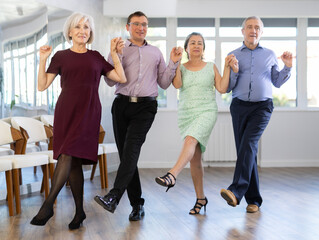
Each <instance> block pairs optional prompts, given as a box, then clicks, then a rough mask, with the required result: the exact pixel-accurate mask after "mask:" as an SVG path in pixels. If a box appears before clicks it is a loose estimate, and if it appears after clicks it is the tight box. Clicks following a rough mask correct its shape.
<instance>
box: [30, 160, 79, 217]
mask: <svg viewBox="0 0 319 240" xmlns="http://www.w3.org/2000/svg"><path fill="white" fill-rule="evenodd" d="M68 179H69V183H70V187H71V191H72V195H73V198H74V202H75V208H76V211H75V217H74V219H73V221H74V220H76V219H77V218H81V217H82V216H83V214H84V210H83V185H84V177H83V170H82V160H81V159H79V158H75V157H72V156H68V155H65V154H62V155H60V157H59V160H58V163H57V166H56V168H55V171H54V174H53V178H52V184H51V185H52V186H51V190H50V193H49V196H48V198H47V199H46V200H45V201H44V203H43V205H42V207H41V208H40V210H39V213H38V214H37V216H36V218H37V219H44V218H46V217H47V216H49V215H50V213H51V212H52V211H53V204H54V201H55V199H56V198H57V196H58V194H59V192H60V190H61V189H62V187H63V186H64V184H65V183H66V181H67V180H68Z"/></svg>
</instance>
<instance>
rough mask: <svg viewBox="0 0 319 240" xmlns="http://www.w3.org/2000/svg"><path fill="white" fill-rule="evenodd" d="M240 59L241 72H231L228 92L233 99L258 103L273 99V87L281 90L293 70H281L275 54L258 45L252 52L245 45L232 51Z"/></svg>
mask: <svg viewBox="0 0 319 240" xmlns="http://www.w3.org/2000/svg"><path fill="white" fill-rule="evenodd" d="M232 53H233V54H234V55H235V56H236V58H237V59H238V64H239V72H238V73H234V72H233V71H231V74H230V82H229V87H228V92H230V91H231V90H232V91H233V93H232V95H233V98H239V99H240V100H243V101H249V102H258V101H265V100H267V99H268V98H272V86H273V85H274V86H275V87H277V88H279V87H281V85H282V84H284V83H285V82H286V81H287V80H288V79H289V77H290V71H291V68H288V67H286V66H285V67H284V68H283V69H282V70H279V67H278V62H277V58H276V55H275V53H274V52H273V51H272V50H270V49H267V48H264V47H262V46H260V45H258V46H257V47H256V48H255V49H254V50H251V49H249V48H247V47H246V46H245V44H243V45H242V46H241V47H240V48H237V49H236V50H234V51H232V52H231V53H230V54H232Z"/></svg>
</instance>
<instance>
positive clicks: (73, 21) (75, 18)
mask: <svg viewBox="0 0 319 240" xmlns="http://www.w3.org/2000/svg"><path fill="white" fill-rule="evenodd" d="M82 19H83V21H84V22H86V21H87V22H88V23H89V26H90V29H91V32H90V38H89V40H88V41H87V43H88V44H90V43H92V42H93V39H94V32H95V28H94V21H93V18H92V17H91V16H90V15H87V14H84V13H79V12H77V13H73V14H72V15H71V16H69V17H68V18H67V20H66V22H65V23H64V26H63V35H64V37H65V39H66V40H67V41H68V43H71V40H72V38H71V37H70V36H69V33H70V29H71V28H73V27H75V26H76V25H77V24H78V23H79V22H80V21H81V20H82Z"/></svg>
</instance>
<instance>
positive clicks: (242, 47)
mask: <svg viewBox="0 0 319 240" xmlns="http://www.w3.org/2000/svg"><path fill="white" fill-rule="evenodd" d="M245 48H247V49H249V48H248V47H247V46H246V45H245V43H244V42H243V45H242V46H241V47H240V51H242V50H243V49H245ZM257 48H264V47H263V46H261V45H260V43H258V45H257V47H256V48H255V49H257ZM255 49H254V50H255Z"/></svg>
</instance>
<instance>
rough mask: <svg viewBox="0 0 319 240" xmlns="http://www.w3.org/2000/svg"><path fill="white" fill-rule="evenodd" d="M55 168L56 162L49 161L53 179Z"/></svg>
mask: <svg viewBox="0 0 319 240" xmlns="http://www.w3.org/2000/svg"><path fill="white" fill-rule="evenodd" d="M54 169H55V163H49V172H50V178H51V179H52V178H53V174H54Z"/></svg>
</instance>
